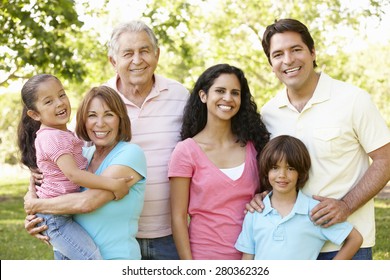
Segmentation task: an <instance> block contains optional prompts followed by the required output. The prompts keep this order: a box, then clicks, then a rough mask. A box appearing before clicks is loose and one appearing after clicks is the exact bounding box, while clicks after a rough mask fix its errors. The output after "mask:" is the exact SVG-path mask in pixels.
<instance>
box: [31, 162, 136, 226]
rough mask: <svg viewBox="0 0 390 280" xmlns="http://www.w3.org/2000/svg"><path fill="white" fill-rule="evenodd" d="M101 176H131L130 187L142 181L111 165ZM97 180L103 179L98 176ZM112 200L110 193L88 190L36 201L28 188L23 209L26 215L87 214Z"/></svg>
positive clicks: (122, 167)
mask: <svg viewBox="0 0 390 280" xmlns="http://www.w3.org/2000/svg"><path fill="white" fill-rule="evenodd" d="M87 173H89V172H87ZM102 176H106V177H108V178H117V177H129V176H132V177H134V179H133V180H132V181H131V182H130V183H129V185H130V187H131V186H133V185H134V184H135V183H136V182H138V181H139V180H141V179H142V176H141V175H140V174H139V173H137V172H136V171H134V170H133V169H132V168H130V167H128V166H124V165H111V166H109V167H107V168H106V169H105V170H104V172H103V173H102ZM99 178H103V177H101V176H99ZM113 198H114V195H113V193H112V192H109V191H104V190H98V189H88V190H86V191H84V192H76V193H70V194H65V195H61V196H57V197H54V198H48V199H38V198H37V197H36V195H35V193H34V192H33V191H31V188H30V191H29V192H28V193H27V194H26V196H25V198H24V208H25V211H26V213H27V214H35V213H38V212H39V213H48V214H78V213H88V212H91V211H94V210H96V209H97V208H99V207H101V206H103V205H104V204H106V203H107V202H109V201H111V200H113ZM26 229H27V228H26ZM27 231H29V229H27Z"/></svg>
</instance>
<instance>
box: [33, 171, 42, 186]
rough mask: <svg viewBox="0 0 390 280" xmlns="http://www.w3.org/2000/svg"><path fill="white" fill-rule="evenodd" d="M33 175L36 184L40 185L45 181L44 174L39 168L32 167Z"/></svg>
mask: <svg viewBox="0 0 390 280" xmlns="http://www.w3.org/2000/svg"><path fill="white" fill-rule="evenodd" d="M30 172H31V177H32V178H33V179H34V185H37V186H40V185H42V183H43V174H42V173H41V171H40V170H39V169H38V168H37V169H33V168H30Z"/></svg>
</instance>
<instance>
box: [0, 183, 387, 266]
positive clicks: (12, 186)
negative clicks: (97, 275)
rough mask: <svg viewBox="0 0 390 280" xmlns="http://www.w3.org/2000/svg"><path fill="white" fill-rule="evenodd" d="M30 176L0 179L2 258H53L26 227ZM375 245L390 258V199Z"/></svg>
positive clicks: (380, 214) (381, 207) (378, 205)
mask: <svg viewBox="0 0 390 280" xmlns="http://www.w3.org/2000/svg"><path fill="white" fill-rule="evenodd" d="M27 183H28V182H27V180H20V181H16V182H15V180H14V179H13V180H12V182H11V181H10V180H3V179H2V181H1V182H0V259H1V260H50V259H53V253H52V249H51V248H50V247H48V246H47V245H45V244H44V243H43V242H41V241H39V240H38V239H35V238H32V237H31V236H30V235H29V234H27V232H26V231H25V229H24V217H25V213H24V210H23V195H24V193H25V192H26V190H27ZM375 214H376V226H377V233H376V246H375V247H374V259H375V260H390V235H389V233H390V199H377V200H376V201H375Z"/></svg>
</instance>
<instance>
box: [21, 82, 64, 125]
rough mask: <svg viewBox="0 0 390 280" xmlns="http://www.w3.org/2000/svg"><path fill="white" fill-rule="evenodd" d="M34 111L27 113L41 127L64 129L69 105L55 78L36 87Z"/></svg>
mask: <svg viewBox="0 0 390 280" xmlns="http://www.w3.org/2000/svg"><path fill="white" fill-rule="evenodd" d="M36 94H37V100H36V103H35V107H36V111H35V110H29V111H28V112H27V114H28V115H29V116H30V117H31V118H33V119H34V120H36V121H39V122H41V126H43V127H45V126H46V127H52V128H57V129H60V130H66V129H67V127H66V124H67V123H68V121H69V119H70V114H71V107H70V102H69V99H68V96H67V95H66V93H65V90H64V88H63V87H62V84H61V83H60V82H59V81H58V80H57V79H55V78H50V79H48V80H46V81H44V82H43V83H42V84H40V85H39V87H38V88H37V93H36Z"/></svg>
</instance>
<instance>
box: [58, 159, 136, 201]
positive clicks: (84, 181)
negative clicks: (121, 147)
mask: <svg viewBox="0 0 390 280" xmlns="http://www.w3.org/2000/svg"><path fill="white" fill-rule="evenodd" d="M56 164H57V165H58V167H59V168H60V169H61V171H62V172H63V173H64V175H65V176H66V178H68V179H69V180H70V181H72V182H73V183H75V184H77V185H79V186H83V187H86V188H89V189H101V190H106V191H111V192H113V193H114V195H115V199H121V198H123V197H124V196H125V195H126V194H128V192H129V187H130V186H129V182H130V181H129V180H126V179H125V178H127V177H128V176H125V177H124V178H120V177H114V176H112V177H107V176H104V175H103V174H102V176H99V175H95V174H93V173H91V172H88V171H86V170H81V169H79V168H78V166H77V164H76V162H75V160H74V158H73V156H72V155H71V154H63V155H61V156H60V157H59V158H58V159H57V161H56ZM130 185H132V184H130Z"/></svg>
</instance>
